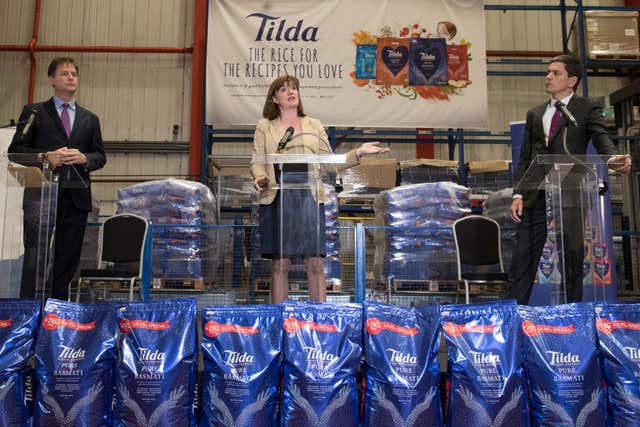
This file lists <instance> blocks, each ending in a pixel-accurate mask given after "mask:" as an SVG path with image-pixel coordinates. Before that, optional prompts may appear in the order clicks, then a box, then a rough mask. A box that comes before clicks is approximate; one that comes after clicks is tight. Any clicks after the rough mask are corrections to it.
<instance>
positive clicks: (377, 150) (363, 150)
mask: <svg viewBox="0 0 640 427" xmlns="http://www.w3.org/2000/svg"><path fill="white" fill-rule="evenodd" d="M389 151H391V148H389V147H380V141H373V142H365V143H364V144H362V145H361V146H360V147H359V148H358V149H357V150H356V155H357V156H358V157H360V156H364V155H365V154H384V153H388V152H389Z"/></svg>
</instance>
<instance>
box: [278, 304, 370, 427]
mask: <svg viewBox="0 0 640 427" xmlns="http://www.w3.org/2000/svg"><path fill="white" fill-rule="evenodd" d="M282 317H283V325H284V380H283V390H282V404H281V405H280V411H281V414H280V416H281V418H282V419H281V425H282V426H309V425H318V426H321V425H322V426H332V427H343V426H358V425H359V408H358V391H357V387H356V371H357V370H358V367H359V365H360V358H361V356H362V332H361V331H362V307H361V306H360V305H357V304H341V305H338V304H319V303H305V302H290V301H288V302H285V303H284V305H283V312H282Z"/></svg>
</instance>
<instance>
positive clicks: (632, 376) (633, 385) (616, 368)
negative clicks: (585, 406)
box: [594, 303, 640, 426]
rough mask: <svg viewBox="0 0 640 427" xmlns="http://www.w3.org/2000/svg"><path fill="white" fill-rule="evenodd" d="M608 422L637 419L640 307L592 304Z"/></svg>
mask: <svg viewBox="0 0 640 427" xmlns="http://www.w3.org/2000/svg"><path fill="white" fill-rule="evenodd" d="M594 312H595V326H596V332H597V337H598V342H599V344H600V350H601V351H600V354H601V360H602V371H603V375H604V378H605V380H606V383H607V385H608V390H607V398H608V404H609V413H608V415H609V417H610V421H615V425H624V426H626V425H629V426H632V425H637V422H638V419H640V304H610V303H596V304H594Z"/></svg>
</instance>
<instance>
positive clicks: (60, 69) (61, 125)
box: [9, 57, 106, 299]
mask: <svg viewBox="0 0 640 427" xmlns="http://www.w3.org/2000/svg"><path fill="white" fill-rule="evenodd" d="M48 76H49V83H50V84H51V86H52V87H53V89H54V95H53V97H52V98H50V99H49V100H47V101H44V102H39V103H36V104H30V105H25V107H24V109H23V110H22V113H21V114H20V121H19V123H21V125H20V126H18V129H17V131H16V133H15V135H14V137H13V140H12V141H11V145H10V146H9V153H33V154H35V155H37V157H38V159H41V160H42V159H46V160H48V161H49V163H50V164H51V167H52V168H53V170H54V171H55V172H56V173H57V174H58V179H59V191H58V207H57V216H56V234H55V235H56V237H55V247H54V254H53V255H54V262H53V277H52V290H53V292H52V296H53V297H54V298H59V299H67V285H68V284H69V282H70V281H71V279H72V278H73V275H74V273H75V270H76V269H77V268H78V264H79V261H80V251H81V250H82V240H83V237H84V230H85V227H86V225H87V214H88V213H89V212H90V211H91V186H90V177H89V173H90V172H91V171H94V170H97V169H100V168H102V167H103V166H104V165H105V163H106V156H105V153H104V149H103V147H102V134H101V132H100V122H99V120H98V117H97V116H96V115H95V114H93V113H92V112H91V111H89V110H86V109H84V108H82V107H80V106H79V105H78V104H77V103H76V102H75V93H76V90H77V88H78V66H77V64H76V62H75V61H74V60H73V58H66V57H58V58H54V59H53V61H51V63H50V64H49V68H48ZM32 116H33V117H34V118H35V119H34V120H30V117H32ZM29 122H31V126H30V128H29V130H28V132H24V126H25V125H26V123H29ZM39 197H40V194H39V191H38V192H34V191H32V190H31V189H27V191H25V196H24V215H25V231H24V234H25V235H24V239H25V257H24V266H23V273H22V286H21V296H22V297H33V296H34V294H35V265H36V254H35V253H34V250H35V248H36V247H37V238H38V236H37V228H36V229H35V230H34V222H37V219H35V221H34V218H33V214H34V212H33V211H34V209H33V206H34V205H37V203H38V202H39ZM35 211H36V212H37V209H36V210H35Z"/></svg>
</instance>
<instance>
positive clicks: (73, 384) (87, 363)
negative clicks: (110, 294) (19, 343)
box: [34, 298, 118, 427]
mask: <svg viewBox="0 0 640 427" xmlns="http://www.w3.org/2000/svg"><path fill="white" fill-rule="evenodd" d="M117 333H118V323H117V320H116V314H115V309H114V306H113V305H112V304H108V303H102V304H76V303H71V302H67V301H60V300H55V299H52V298H50V299H48V300H47V303H46V305H45V307H44V311H43V317H42V322H41V323H40V328H39V332H38V339H37V344H36V352H35V359H36V377H37V382H38V387H37V389H36V399H35V403H36V404H35V408H34V425H37V426H92V427H94V426H95V427H99V426H110V425H111V404H112V396H113V393H112V391H113V366H114V364H115V360H116V355H117V353H116V336H117Z"/></svg>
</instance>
